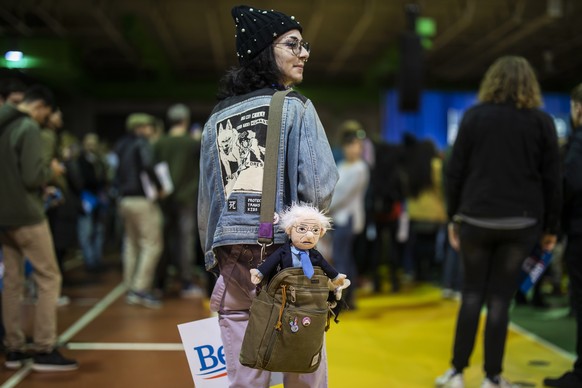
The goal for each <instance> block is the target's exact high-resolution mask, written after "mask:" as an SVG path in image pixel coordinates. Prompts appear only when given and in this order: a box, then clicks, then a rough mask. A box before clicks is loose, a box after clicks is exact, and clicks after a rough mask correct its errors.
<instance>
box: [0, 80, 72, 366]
mask: <svg viewBox="0 0 582 388" xmlns="http://www.w3.org/2000/svg"><path fill="white" fill-rule="evenodd" d="M54 107H55V101H54V97H53V94H52V92H51V91H50V90H49V89H46V88H45V87H43V86H33V87H31V88H29V89H28V90H27V91H26V92H25V95H24V99H23V101H22V102H21V103H20V104H18V105H17V106H14V105H12V104H6V105H4V106H2V107H1V108H0V155H1V159H2V163H0V177H2V185H0V243H1V244H2V249H3V254H4V268H5V271H4V285H3V290H2V305H3V306H2V307H3V308H2V312H3V323H4V327H5V331H6V335H5V338H4V345H5V346H6V352H7V353H6V361H5V363H4V365H5V366H6V367H7V368H9V369H18V368H20V367H21V366H22V365H24V363H25V362H26V361H27V360H28V359H30V358H31V357H32V358H33V364H32V369H34V370H37V371H64V370H72V369H77V367H78V365H77V362H76V361H75V360H71V359H67V358H65V357H63V356H62V355H61V354H60V353H59V351H58V350H57V349H56V341H57V322H56V321H57V317H56V314H57V311H56V309H57V299H58V297H59V295H60V292H61V273H60V271H59V267H58V264H57V259H56V255H55V249H54V245H53V241H52V237H51V233H50V227H49V224H48V221H47V219H46V216H45V211H44V207H43V189H44V188H45V186H46V184H47V183H48V182H49V181H50V180H51V179H53V178H54V177H56V176H60V175H62V174H63V172H64V168H63V167H62V166H61V165H60V163H59V162H58V161H57V160H52V161H51V162H50V163H49V162H48V161H47V160H46V159H44V158H43V153H42V140H41V134H40V131H41V130H40V126H42V125H44V124H45V122H46V120H47V119H48V117H49V116H50V114H51V113H52V112H53V110H54ZM25 258H27V259H28V260H30V262H31V263H32V266H33V267H34V274H33V279H34V281H35V282H36V285H37V287H36V288H37V290H38V299H37V302H36V308H35V313H34V333H33V348H34V351H35V353H34V354H33V355H32V356H31V355H30V354H29V353H26V352H25V347H26V338H25V335H24V332H23V330H22V327H21V322H20V321H21V319H20V318H21V317H20V314H21V305H20V300H21V299H22V292H23V290H24V274H23V271H22V267H23V265H24V264H23V262H24V259H25Z"/></svg>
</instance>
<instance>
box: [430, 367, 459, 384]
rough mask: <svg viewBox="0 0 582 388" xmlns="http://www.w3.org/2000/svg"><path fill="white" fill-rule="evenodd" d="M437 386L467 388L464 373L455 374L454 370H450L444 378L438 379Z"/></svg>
mask: <svg viewBox="0 0 582 388" xmlns="http://www.w3.org/2000/svg"><path fill="white" fill-rule="evenodd" d="M434 383H435V386H437V387H439V388H465V383H464V381H463V374H462V373H455V370H454V369H453V368H451V369H449V370H448V371H446V372H445V374H443V375H442V376H439V377H437V379H436V380H435V382H434Z"/></svg>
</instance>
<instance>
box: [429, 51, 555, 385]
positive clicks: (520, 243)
mask: <svg viewBox="0 0 582 388" xmlns="http://www.w3.org/2000/svg"><path fill="white" fill-rule="evenodd" d="M539 106H541V94H540V89H539V84H538V82H537V79H536V76H535V73H534V71H533V69H532V68H531V66H530V64H529V63H528V62H527V60H526V59H524V58H522V57H515V56H507V57H502V58H499V59H498V60H497V61H496V62H495V63H494V64H493V65H492V66H491V67H490V68H489V70H488V71H487V73H486V74H485V77H484V78H483V81H482V83H481V87H480V90H479V103H478V104H477V105H476V106H474V107H472V108H470V109H469V110H468V111H467V112H466V113H465V114H464V116H463V119H462V121H461V124H460V127H459V131H458V135H457V138H456V140H455V144H454V146H453V150H452V154H451V159H450V161H449V164H448V166H447V171H446V178H447V179H446V193H447V202H448V203H447V204H448V209H447V211H448V216H449V220H450V221H451V222H450V223H449V240H450V242H451V246H452V247H453V248H455V249H457V250H459V251H460V253H461V260H462V262H463V279H464V282H463V290H462V302H461V308H460V310H459V314H458V317H457V327H456V331H455V341H454V347H453V359H452V367H451V368H450V369H449V370H448V371H447V372H446V373H445V374H444V375H443V376H441V377H439V378H438V379H437V380H436V385H437V386H439V387H453V388H462V387H464V382H463V370H464V369H465V368H466V367H467V366H468V365H469V357H470V355H471V353H472V352H473V348H474V345H475V337H476V334H477V329H478V324H479V318H480V315H481V308H482V307H483V305H486V306H487V319H486V325H485V341H484V367H483V368H484V371H485V379H484V380H483V384H482V385H481V387H482V388H494V387H502V388H505V387H511V384H510V383H509V382H507V380H505V379H504V378H502V377H501V372H502V369H503V368H502V367H503V355H504V347H505V340H506V337H507V327H508V323H509V306H510V303H511V300H512V298H513V296H514V294H515V292H516V291H517V289H518V283H519V272H520V268H521V265H522V263H523V261H524V260H525V258H526V257H527V256H529V254H530V253H531V252H532V250H533V249H534V247H535V245H536V242H538V241H539V244H541V248H542V249H543V250H546V251H547V250H551V249H553V247H554V245H555V243H556V234H557V230H558V226H559V219H560V210H561V200H562V193H561V176H560V175H561V174H560V156H559V149H558V139H557V134H556V129H555V127H554V123H553V120H552V118H551V117H550V116H549V115H548V114H546V113H544V112H542V111H541V110H539V109H538V108H539Z"/></svg>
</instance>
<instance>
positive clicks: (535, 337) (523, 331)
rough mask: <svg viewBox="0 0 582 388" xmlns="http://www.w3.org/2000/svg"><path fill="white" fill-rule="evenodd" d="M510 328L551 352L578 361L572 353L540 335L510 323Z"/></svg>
mask: <svg viewBox="0 0 582 388" xmlns="http://www.w3.org/2000/svg"><path fill="white" fill-rule="evenodd" d="M509 328H510V329H511V330H513V331H515V332H517V333H519V334H521V335H522V336H524V337H526V338H527V339H529V340H530V341H533V342H537V343H539V344H540V345H542V346H544V347H546V348H548V349H550V350H551V351H553V352H555V353H558V354H559V355H560V356H562V357H564V358H566V359H567V360H570V361H574V360H576V355H575V354H573V353H570V352H567V351H565V350H564V349H562V348H560V347H558V346H556V345H554V344H552V343H551V342H549V341H546V340H545V339H543V338H541V337H539V336H538V335H536V334H534V333H532V332H530V331H528V330H526V329H524V328H523V327H521V326H519V325H516V324H515V323H510V324H509Z"/></svg>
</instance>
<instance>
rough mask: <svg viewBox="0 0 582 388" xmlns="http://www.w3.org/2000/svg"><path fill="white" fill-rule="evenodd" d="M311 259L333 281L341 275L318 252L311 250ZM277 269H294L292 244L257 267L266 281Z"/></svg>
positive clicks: (279, 249)
mask: <svg viewBox="0 0 582 388" xmlns="http://www.w3.org/2000/svg"><path fill="white" fill-rule="evenodd" d="M309 258H310V259H311V263H312V264H313V266H314V267H315V266H318V267H321V269H322V270H323V272H325V274H326V275H327V277H329V278H330V279H331V280H333V279H335V278H336V277H337V276H338V275H339V272H338V271H337V270H336V269H335V268H334V267H332V265H331V264H329V263H328V262H327V261H326V260H325V259H324V258H323V256H322V255H321V253H319V252H318V251H317V250H315V249H310V250H309ZM277 267H280V269H284V268H289V267H293V252H291V244H283V245H282V246H281V247H279V248H278V249H277V250H276V251H275V252H273V253H271V254H270V255H269V257H267V259H266V260H265V261H264V262H263V264H261V265H259V266H258V267H257V269H258V270H259V271H260V272H261V273H262V274H263V276H264V279H267V280H269V279H271V277H272V276H273V275H274V274H275V272H276V271H277Z"/></svg>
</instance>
